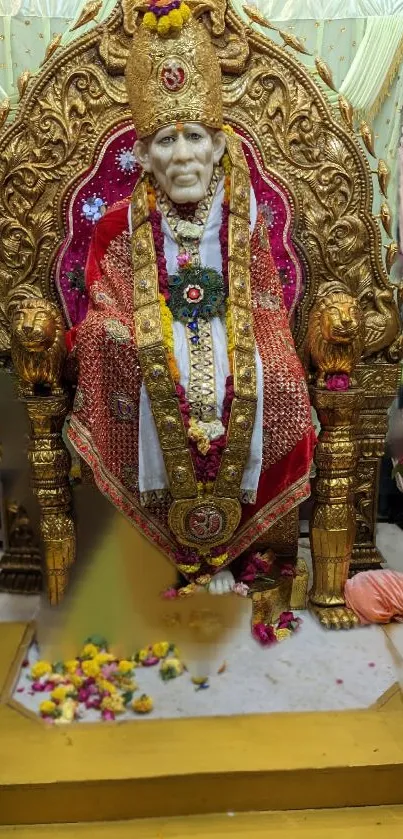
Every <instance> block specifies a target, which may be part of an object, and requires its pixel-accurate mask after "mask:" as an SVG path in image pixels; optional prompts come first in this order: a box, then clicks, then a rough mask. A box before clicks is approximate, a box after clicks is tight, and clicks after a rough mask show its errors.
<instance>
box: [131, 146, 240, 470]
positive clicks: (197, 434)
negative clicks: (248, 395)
mask: <svg viewBox="0 0 403 839" xmlns="http://www.w3.org/2000/svg"><path fill="white" fill-rule="evenodd" d="M225 157H227V155H224V158H225ZM228 163H229V159H228ZM226 165H227V164H226V163H225V161H224V166H226ZM147 198H148V207H149V218H150V223H151V228H152V232H153V239H154V246H155V252H156V257H157V267H158V279H159V289H160V294H159V303H160V314H161V325H162V335H163V341H164V346H165V349H166V353H167V357H168V364H169V368H170V371H171V374H172V378H173V380H174V382H175V386H176V393H177V396H178V400H179V406H180V411H181V414H182V418H183V422H184V425H185V429H186V431H187V433H188V439H189V446H190V451H191V455H192V460H193V465H194V469H195V473H196V479H197V481H198V482H199V483H200V484H201V485H205V484H207V483H209V482H213V481H214V480H215V479H216V477H217V474H218V469H219V466H220V461H221V453H222V452H223V450H224V448H225V445H226V439H227V433H226V432H227V428H228V421H229V416H230V412H231V405H232V400H233V398H234V380H233V375H232V369H233V352H234V335H233V326H232V321H231V317H230V313H229V307H228V305H227V306H226V328H227V346H228V359H229V364H230V370H231V375H230V376H228V377H227V381H226V388H225V396H224V401H223V411H222V417H221V423H222V426H223V427H224V429H225V432H224V433H223V434H221V435H220V436H218V437H217V438H216V439H214V440H209V439H208V438H207V437H206V435H205V434H203V433H202V431H200V429H199V428H198V427H196V423H195V422H194V421H192V418H191V410H190V405H189V402H188V399H187V396H186V392H185V389H184V388H183V387H182V385H181V384H180V376H179V370H178V366H177V363H176V360H175V355H174V335H173V315H172V312H171V310H170V308H169V305H168V304H169V301H170V296H171V294H170V288H169V277H168V270H167V264H166V259H165V252H164V234H163V232H162V216H161V213H160V211H159V210H158V207H157V199H156V193H155V189H154V187H153V186H152V184H151V183H150V182H147ZM229 199H230V176H229V174H226V175H225V181H224V202H223V216H222V223H221V229H220V246H221V257H222V266H223V276H224V281H225V288H226V290H227V289H228V219H229ZM184 264H186V263H184ZM225 278H226V279H225Z"/></svg>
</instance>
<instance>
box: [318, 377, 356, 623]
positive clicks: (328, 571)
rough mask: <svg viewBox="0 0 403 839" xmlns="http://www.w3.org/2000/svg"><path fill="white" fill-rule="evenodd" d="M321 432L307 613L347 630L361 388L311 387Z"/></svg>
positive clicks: (353, 620)
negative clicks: (345, 597) (327, 388)
mask: <svg viewBox="0 0 403 839" xmlns="http://www.w3.org/2000/svg"><path fill="white" fill-rule="evenodd" d="M311 395H312V401H313V405H314V407H315V408H316V411H317V414H318V417H319V421H320V423H321V431H320V434H319V439H318V444H317V448H316V456H315V462H316V467H317V476H316V487H315V489H316V491H315V504H314V509H313V513H312V518H311V525H310V542H311V552H312V561H313V586H312V589H311V592H310V597H309V601H310V608H311V611H313V612H314V614H315V615H316V616H317V617H318V618H319V620H320V622H321V623H322V624H323V625H324V626H325V627H327V628H329V629H343V628H344V629H348V628H350V627H352V626H354V625H356V624H357V622H358V621H357V618H356V616H355V615H354V614H353V612H351V611H350V610H349V609H347V608H346V606H345V599H344V586H345V583H346V581H347V578H348V573H349V568H350V562H351V554H352V550H353V545H354V541H355V531H356V512H355V505H354V495H355V486H356V469H357V463H358V457H359V440H358V435H357V421H358V417H359V415H360V409H361V406H362V403H363V399H364V392H363V391H362V390H361V389H360V388H351V389H350V390H346V391H344V392H340V391H330V390H323V389H321V388H317V387H313V388H312V390H311Z"/></svg>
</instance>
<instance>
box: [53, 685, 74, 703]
mask: <svg viewBox="0 0 403 839" xmlns="http://www.w3.org/2000/svg"><path fill="white" fill-rule="evenodd" d="M75 692H76V688H75V686H74V685H73V684H69V685H58V686H57V688H54V690H52V693H51V694H50V695H51V697H52V699H53V700H54V701H55V702H64V700H65V699H66V698H67V697H68V696H72V694H74V693H75Z"/></svg>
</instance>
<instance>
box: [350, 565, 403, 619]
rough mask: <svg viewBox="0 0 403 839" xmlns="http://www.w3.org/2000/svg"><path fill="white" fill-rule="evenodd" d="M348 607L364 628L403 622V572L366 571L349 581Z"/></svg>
mask: <svg viewBox="0 0 403 839" xmlns="http://www.w3.org/2000/svg"><path fill="white" fill-rule="evenodd" d="M344 593H345V598H346V604H347V606H348V607H349V608H350V609H352V610H353V612H355V614H356V615H357V616H358V617H359V619H360V622H361V623H362V624H370V623H389V622H390V621H391V620H396V621H399V622H403V574H402V573H401V572H399V571H388V570H385V571H363V572H362V573H361V574H356V576H355V577H352V578H351V580H347V583H346V586H345V589H344Z"/></svg>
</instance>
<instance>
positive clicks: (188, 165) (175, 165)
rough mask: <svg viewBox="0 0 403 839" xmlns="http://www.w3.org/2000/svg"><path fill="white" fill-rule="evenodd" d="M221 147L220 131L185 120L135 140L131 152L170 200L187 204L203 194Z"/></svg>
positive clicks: (221, 150) (199, 198) (220, 152)
mask: <svg viewBox="0 0 403 839" xmlns="http://www.w3.org/2000/svg"><path fill="white" fill-rule="evenodd" d="M224 149H225V134H224V132H223V131H213V130H211V129H209V128H206V127H205V126H203V125H201V124H200V123H196V122H185V123H184V124H179V123H178V124H176V125H168V126H166V127H165V128H161V129H160V130H159V131H157V132H156V133H155V134H154V135H153V136H152V137H150V138H148V139H147V140H138V141H137V142H136V144H135V146H134V153H135V155H136V157H137V159H138V161H139V162H140V163H141V165H142V167H143V169H144V170H145V171H146V172H152V174H153V175H154V177H155V179H156V181H157V182H158V184H159V185H160V187H161V189H162V190H163V191H164V192H165V193H166V195H168V197H169V198H170V199H171V201H173V202H174V203H175V204H188V203H196V202H198V201H201V200H202V198H204V197H205V196H206V194H207V190H208V188H209V185H210V181H211V177H212V174H213V167H214V164H215V163H219V161H220V160H221V157H222V155H223V153H224Z"/></svg>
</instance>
